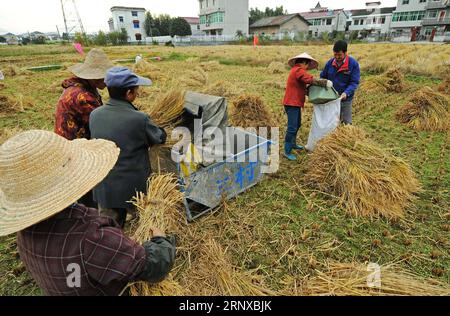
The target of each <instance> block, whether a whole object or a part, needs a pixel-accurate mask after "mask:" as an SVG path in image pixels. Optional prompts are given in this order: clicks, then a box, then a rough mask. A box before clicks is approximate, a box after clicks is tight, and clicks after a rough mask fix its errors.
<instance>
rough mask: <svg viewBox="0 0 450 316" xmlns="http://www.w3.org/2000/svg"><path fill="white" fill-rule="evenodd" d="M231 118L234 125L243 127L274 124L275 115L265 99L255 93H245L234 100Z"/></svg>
mask: <svg viewBox="0 0 450 316" xmlns="http://www.w3.org/2000/svg"><path fill="white" fill-rule="evenodd" d="M230 120H231V123H232V125H233V126H236V127H242V128H248V127H256V128H258V127H271V126H274V122H273V116H272V114H271V113H270V111H269V110H268V108H267V107H266V105H265V104H264V102H263V100H262V99H261V97H259V96H257V95H253V94H243V95H241V96H239V97H238V98H237V99H236V100H234V101H233V104H232V106H231V108H230Z"/></svg>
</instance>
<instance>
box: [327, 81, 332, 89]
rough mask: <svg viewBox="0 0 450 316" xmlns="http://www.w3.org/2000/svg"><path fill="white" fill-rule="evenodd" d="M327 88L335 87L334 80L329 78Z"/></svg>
mask: <svg viewBox="0 0 450 316" xmlns="http://www.w3.org/2000/svg"><path fill="white" fill-rule="evenodd" d="M327 88H328V89H331V88H333V81H331V80H328V82H327Z"/></svg>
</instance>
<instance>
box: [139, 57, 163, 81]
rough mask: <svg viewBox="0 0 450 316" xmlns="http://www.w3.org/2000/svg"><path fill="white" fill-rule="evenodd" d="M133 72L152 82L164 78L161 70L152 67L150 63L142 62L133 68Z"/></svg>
mask: <svg viewBox="0 0 450 316" xmlns="http://www.w3.org/2000/svg"><path fill="white" fill-rule="evenodd" d="M133 72H135V73H136V74H138V75H139V76H143V77H145V78H150V79H152V80H157V79H161V78H162V77H163V75H162V73H161V71H160V69H159V68H158V67H156V66H155V65H152V64H151V63H149V62H148V61H145V60H140V61H138V62H137V63H136V64H135V65H134V66H133Z"/></svg>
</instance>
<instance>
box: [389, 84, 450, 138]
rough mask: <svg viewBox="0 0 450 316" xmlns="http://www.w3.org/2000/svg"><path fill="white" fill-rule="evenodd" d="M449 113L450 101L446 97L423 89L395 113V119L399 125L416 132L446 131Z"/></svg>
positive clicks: (427, 88) (428, 89)
mask: <svg viewBox="0 0 450 316" xmlns="http://www.w3.org/2000/svg"><path fill="white" fill-rule="evenodd" d="M449 111H450V99H449V98H448V97H447V96H445V95H443V94H440V93H438V92H435V91H433V89H432V88H430V87H424V88H422V89H420V90H419V91H417V92H416V93H414V95H413V96H412V97H411V99H410V100H409V102H408V103H406V104H405V105H404V106H403V107H402V108H400V109H399V110H398V111H397V113H396V117H397V120H398V121H399V122H400V123H403V124H406V125H407V126H409V127H411V128H413V129H415V130H418V131H448V130H449V127H450V122H449V121H450V113H449Z"/></svg>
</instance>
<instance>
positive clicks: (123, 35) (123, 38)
mask: <svg viewBox="0 0 450 316" xmlns="http://www.w3.org/2000/svg"><path fill="white" fill-rule="evenodd" d="M119 34H120V35H119V43H120V44H122V45H125V44H127V43H128V32H127V30H126V29H124V28H123V29H122V30H121V31H120V33H119Z"/></svg>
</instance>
